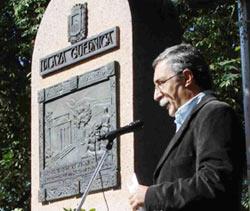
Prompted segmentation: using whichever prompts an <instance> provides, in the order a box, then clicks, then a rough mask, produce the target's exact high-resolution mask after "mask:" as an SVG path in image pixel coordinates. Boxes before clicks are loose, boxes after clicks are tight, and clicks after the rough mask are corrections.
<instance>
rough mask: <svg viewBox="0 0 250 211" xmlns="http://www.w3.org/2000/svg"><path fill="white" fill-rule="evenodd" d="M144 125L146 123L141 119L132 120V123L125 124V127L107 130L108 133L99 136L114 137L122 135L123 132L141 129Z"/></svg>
mask: <svg viewBox="0 0 250 211" xmlns="http://www.w3.org/2000/svg"><path fill="white" fill-rule="evenodd" d="M143 125H144V124H143V122H142V121H141V120H136V121H134V122H131V123H130V124H128V125H126V126H124V127H121V128H118V129H116V130H112V131H110V132H107V133H106V134H104V135H102V136H101V137H100V138H99V140H104V139H109V140H110V139H114V138H115V137H117V136H120V135H122V134H125V133H130V132H133V131H135V130H136V129H141V128H143Z"/></svg>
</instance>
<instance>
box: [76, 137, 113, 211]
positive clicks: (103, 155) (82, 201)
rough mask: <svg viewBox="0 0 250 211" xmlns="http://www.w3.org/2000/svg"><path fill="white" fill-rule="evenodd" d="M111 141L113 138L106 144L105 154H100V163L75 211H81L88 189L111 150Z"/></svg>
mask: <svg viewBox="0 0 250 211" xmlns="http://www.w3.org/2000/svg"><path fill="white" fill-rule="evenodd" d="M113 140H114V138H113V139H110V140H109V141H108V144H107V146H106V150H105V152H104V153H103V154H102V157H101V159H100V161H99V163H98V165H97V167H96V169H95V171H94V173H93V175H92V176H91V178H90V180H89V183H88V185H87V188H86V190H85V192H84V194H83V196H82V199H81V202H80V204H79V206H78V208H77V211H81V208H82V205H83V203H84V201H85V199H86V197H87V195H88V193H89V191H90V187H91V185H92V183H93V181H94V180H95V178H96V176H97V174H98V173H99V171H100V170H101V168H102V165H103V163H104V161H105V159H106V157H107V155H108V153H109V151H110V150H111V149H112V146H113Z"/></svg>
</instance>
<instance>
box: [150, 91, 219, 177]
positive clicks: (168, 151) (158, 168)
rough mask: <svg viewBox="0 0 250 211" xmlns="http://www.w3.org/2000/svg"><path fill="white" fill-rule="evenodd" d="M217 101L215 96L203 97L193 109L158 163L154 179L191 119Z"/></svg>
mask: <svg viewBox="0 0 250 211" xmlns="http://www.w3.org/2000/svg"><path fill="white" fill-rule="evenodd" d="M213 100H216V97H215V96H214V95H211V94H208V95H205V96H204V97H203V99H202V100H201V102H200V103H199V104H198V105H197V106H196V107H195V108H194V109H193V111H192V112H191V114H190V115H189V116H188V117H187V119H186V120H185V121H184V123H183V125H182V126H181V127H180V129H179V130H178V131H177V133H175V135H174V136H173V138H172V139H171V141H170V143H169V144H168V146H167V148H166V150H165V152H164V153H163V155H162V157H161V159H160V161H159V162H158V165H157V166H156V169H155V172H154V178H155V177H156V176H157V174H158V172H159V170H160V168H161V166H162V165H163V163H164V162H165V160H166V159H167V158H168V156H169V154H170V152H171V151H172V149H173V148H174V147H175V146H176V145H177V144H178V143H179V141H180V140H181V136H182V135H183V134H184V132H185V131H186V129H187V127H188V125H189V123H190V121H191V119H192V118H193V117H194V116H195V114H196V113H197V112H198V111H199V110H200V109H201V108H202V107H203V106H204V105H206V104H207V103H208V102H210V101H213Z"/></svg>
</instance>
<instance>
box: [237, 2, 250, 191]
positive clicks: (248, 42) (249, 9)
mask: <svg viewBox="0 0 250 211" xmlns="http://www.w3.org/2000/svg"><path fill="white" fill-rule="evenodd" d="M238 13H239V25H240V27H239V28H240V46H241V72H242V88H243V103H244V121H245V138H246V155H247V179H246V180H245V184H247V185H248V193H249V195H250V151H249V149H250V2H249V0H238ZM242 153H244V152H242Z"/></svg>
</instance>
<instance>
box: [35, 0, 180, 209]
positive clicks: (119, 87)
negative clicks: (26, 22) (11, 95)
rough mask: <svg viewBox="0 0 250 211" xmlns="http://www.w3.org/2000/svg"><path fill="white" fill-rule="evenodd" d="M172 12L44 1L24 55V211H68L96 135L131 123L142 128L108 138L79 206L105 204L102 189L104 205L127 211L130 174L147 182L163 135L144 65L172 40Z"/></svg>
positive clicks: (126, 4) (98, 145) (156, 6)
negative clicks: (28, 111) (28, 66)
mask: <svg viewBox="0 0 250 211" xmlns="http://www.w3.org/2000/svg"><path fill="white" fill-rule="evenodd" d="M162 2H163V3H162ZM79 4H80V5H79ZM76 5H78V6H76ZM82 7H83V8H85V9H83V10H81V9H80V8H82ZM172 11H173V8H171V4H169V3H167V1H153V0H152V1H151V0H145V1H139V0H137V1H134V0H133V1H132V0H131V1H126V0H115V1H114V0H86V1H79V0H78V1H77V0H72V1H66V0H52V1H51V2H50V3H49V5H48V8H47V10H46V12H45V14H44V17H43V19H42V22H41V24H40V28H39V31H38V33H37V37H36V41H35V47H34V53H33V59H32V133H31V134H32V136H31V144H32V157H31V159H32V201H31V204H32V211H45V210H46V211H50V210H51V211H52V210H53V211H55V210H63V208H76V207H77V205H78V204H79V202H80V197H81V194H82V193H83V192H84V190H85V188H86V184H87V182H88V179H89V177H90V175H91V172H93V169H94V167H95V165H96V163H97V162H96V161H97V160H98V159H99V158H100V155H101V153H102V152H103V149H104V145H105V142H98V137H99V136H100V135H101V134H104V133H105V132H107V131H110V130H113V129H115V128H118V127H121V126H124V125H126V124H128V123H130V122H132V121H134V120H136V119H141V120H143V121H144V124H145V126H144V130H142V131H138V132H136V133H135V134H132V133H130V134H126V135H123V136H121V137H120V138H119V139H118V140H116V141H115V144H114V149H113V152H112V153H111V155H110V156H109V157H108V158H107V161H106V164H105V166H104V168H103V170H102V176H103V177H102V179H103V181H100V180H101V178H100V177H99V178H98V181H96V183H95V184H94V185H93V187H92V193H90V194H89V195H88V197H87V199H86V201H85V203H84V205H83V208H85V209H87V210H88V209H90V208H96V210H97V211H99V210H100V211H103V210H105V209H106V204H105V200H104V197H103V193H102V189H104V190H103V191H104V192H105V196H106V199H107V203H108V206H109V210H110V211H117V210H121V211H126V210H128V211H129V210H131V208H130V205H129V202H128V196H129V192H128V189H127V183H128V182H129V180H130V179H131V175H132V174H133V172H136V173H137V176H138V180H139V182H140V183H142V184H147V185H150V184H151V178H152V172H153V169H154V167H155V165H156V163H157V161H158V159H159V157H160V155H161V153H162V151H163V150H164V146H166V145H167V143H168V141H169V139H170V136H171V133H172V132H173V126H172V125H171V123H170V121H169V119H168V118H167V114H166V113H163V112H161V111H159V110H158V108H157V105H156V104H155V103H154V102H153V82H152V76H153V69H152V67H151V63H152V60H153V59H154V58H155V57H156V56H157V55H158V54H159V53H160V52H161V51H162V50H163V49H164V48H166V47H167V46H170V45H173V44H176V43H178V42H180V36H181V33H180V28H179V25H178V22H177V20H176V17H175V16H174V13H173V12H172ZM79 25H84V27H80V26H79ZM79 27H80V28H79ZM79 31H80V35H79V33H78V32H79ZM69 35H70V36H69ZM69 41H71V42H69ZM79 156H80V158H79ZM82 171H83V172H82ZM101 183H103V184H101ZM101 186H103V188H102V187H101Z"/></svg>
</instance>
